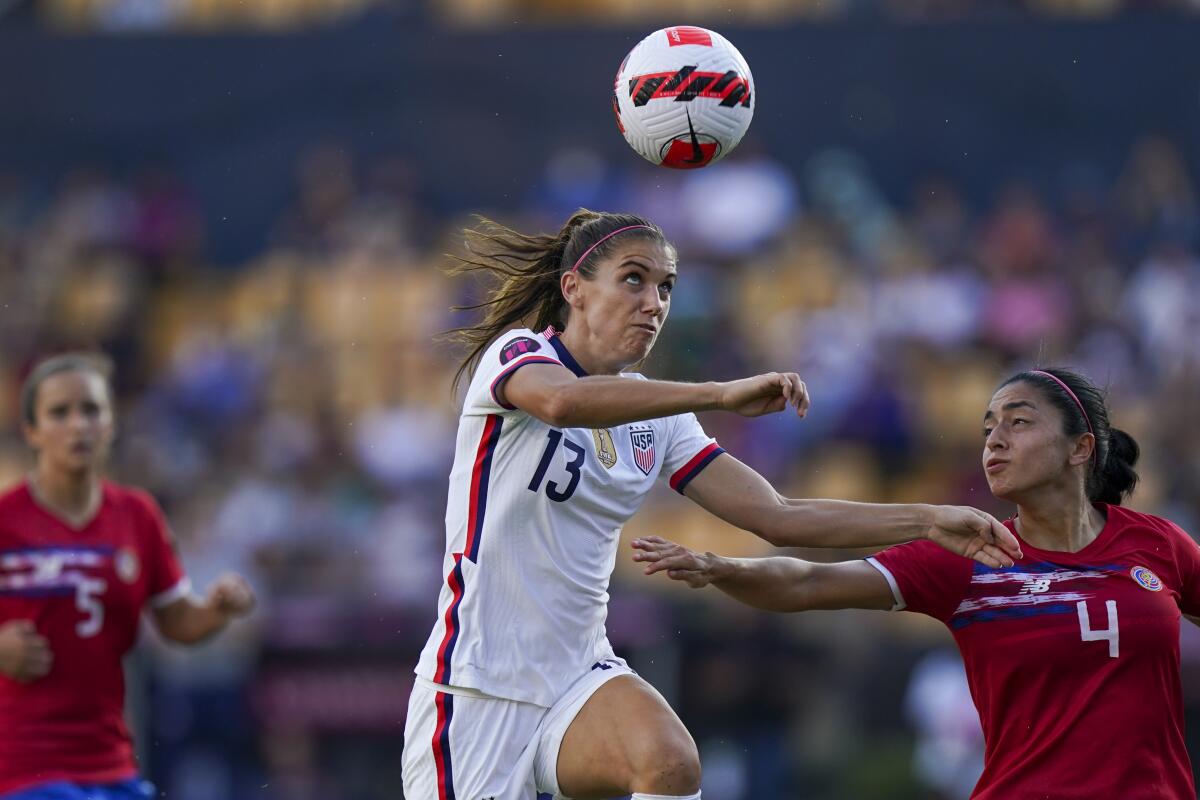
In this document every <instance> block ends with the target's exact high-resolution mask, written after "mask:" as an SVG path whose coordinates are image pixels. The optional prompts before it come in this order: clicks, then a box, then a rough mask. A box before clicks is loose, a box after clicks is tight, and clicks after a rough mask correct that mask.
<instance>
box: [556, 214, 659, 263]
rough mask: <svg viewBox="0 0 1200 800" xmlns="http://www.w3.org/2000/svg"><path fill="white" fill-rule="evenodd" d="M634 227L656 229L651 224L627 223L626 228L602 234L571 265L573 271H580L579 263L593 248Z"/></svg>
mask: <svg viewBox="0 0 1200 800" xmlns="http://www.w3.org/2000/svg"><path fill="white" fill-rule="evenodd" d="M634 228H645V229H646V230H648V231H652V230H654V228H652V227H650V226H649V225H626V226H625V227H624V228H617V229H616V230H615V231H613V232H612V233H609V234H605V235H604V236H601V237H600V241H598V242H596V243H595V244H594V245H592V246H591V247H589V248H588V249H587V250H584V251H583V255H581V256H580V257H579V258H578V259H577V260H576V261H575V266H573V267H571V272H576V271H578V270H579V265H580V264H582V263H583V260H584V259H585V258H587V257H588V256H589V255H591V253H592V251H593V250H595V249H596V248H597V247H599V246H600V245H602V244H604V243H605V242H606V241H608V240H609V239H611V238H612V237H614V236H616V235H617V234H618V233H624V232H625V231H631V230H633V229H634Z"/></svg>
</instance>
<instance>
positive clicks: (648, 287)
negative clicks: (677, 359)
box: [563, 237, 677, 372]
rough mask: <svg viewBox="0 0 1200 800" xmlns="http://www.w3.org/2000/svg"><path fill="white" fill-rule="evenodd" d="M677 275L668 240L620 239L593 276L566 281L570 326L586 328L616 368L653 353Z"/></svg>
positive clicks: (594, 344) (599, 351)
mask: <svg viewBox="0 0 1200 800" xmlns="http://www.w3.org/2000/svg"><path fill="white" fill-rule="evenodd" d="M676 274H677V273H676V269H675V251H674V249H673V248H671V247H670V246H669V245H664V244H663V243H661V242H658V241H655V240H653V239H647V238H644V237H630V238H628V239H627V240H625V241H622V242H618V243H617V245H616V246H615V247H613V249H612V250H611V251H610V252H609V253H608V255H606V256H605V257H604V258H602V259H600V260H599V262H598V263H597V265H596V274H595V275H594V276H593V277H592V279H591V280H574V281H566V280H564V283H563V292H564V295H565V296H566V298H567V302H568V303H569V304H570V306H571V319H570V320H568V325H574V324H576V323H577V322H581V323H582V324H583V325H584V326H585V327H586V330H587V334H588V341H589V345H590V349H591V350H592V351H593V353H594V354H596V355H599V356H602V358H603V360H604V361H605V362H606V365H607V366H608V367H610V368H611V369H612V371H614V372H615V371H618V370H621V369H624V368H625V367H627V366H629V365H630V364H635V363H637V362H638V361H641V360H642V359H643V358H645V357H646V356H647V355H648V354H649V353H650V348H652V347H653V346H654V342H655V341H656V340H657V339H658V334H659V331H661V330H662V326H663V323H665V322H666V321H667V313H668V312H669V311H670V309H671V291H672V290H673V289H674V287H675V279H676ZM564 277H565V276H564ZM579 317H582V320H580V319H579Z"/></svg>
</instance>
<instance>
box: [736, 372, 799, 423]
mask: <svg viewBox="0 0 1200 800" xmlns="http://www.w3.org/2000/svg"><path fill="white" fill-rule="evenodd" d="M719 387H720V407H721V409H723V410H725V411H732V412H734V413H736V414H741V415H742V416H743V417H759V416H762V415H763V414H773V413H775V412H777V411H783V410H784V409H785V408H787V407H788V406H789V405H792V406H794V407H795V408H796V415H797V416H799V417H803V416H804V415H805V414H807V413H808V406H809V398H808V389H807V387H805V385H804V381H802V380H800V376H799V375H797V374H796V373H795V372H768V373H766V374H765V375H755V376H754V377H752V378H743V379H741V380H738V381H729V382H727V383H722V384H719Z"/></svg>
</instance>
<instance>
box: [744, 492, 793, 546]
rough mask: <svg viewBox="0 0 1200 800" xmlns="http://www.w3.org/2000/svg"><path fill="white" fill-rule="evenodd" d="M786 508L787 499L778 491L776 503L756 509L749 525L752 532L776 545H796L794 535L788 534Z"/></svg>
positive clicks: (768, 542)
mask: <svg viewBox="0 0 1200 800" xmlns="http://www.w3.org/2000/svg"><path fill="white" fill-rule="evenodd" d="M786 508H787V499H786V498H784V497H783V495H780V494H778V493H776V495H775V502H774V503H772V504H770V505H767V506H765V507H764V508H760V509H757V510H756V511H755V513H754V516H753V518H752V520H751V524H750V526H749V530H750V532H751V533H753V534H754V535H755V536H757V537H758V538H760V539H762V540H763V541H764V542H766V543H767V544H770V545H774V546H775V547H789V546H793V545H795V541H793V539H794V537H791V536H789V535H788V530H787V524H786V519H785V517H786V514H785V509H786Z"/></svg>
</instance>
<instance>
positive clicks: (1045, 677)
mask: <svg viewBox="0 0 1200 800" xmlns="http://www.w3.org/2000/svg"><path fill="white" fill-rule="evenodd" d="M1096 507H1097V508H1098V509H1099V510H1100V511H1101V512H1103V513H1104V514H1105V515H1106V518H1107V521H1106V523H1105V525H1104V528H1103V529H1102V530H1101V532H1100V535H1099V536H1097V537H1096V540H1095V541H1093V542H1092V543H1091V544H1089V545H1088V546H1087V547H1085V548H1083V549H1082V550H1080V551H1079V552H1078V553H1060V552H1053V551H1049V550H1040V549H1038V548H1036V547H1033V546H1031V545H1029V544H1028V543H1026V542H1024V541H1022V542H1021V549H1022V550H1023V551H1024V557H1023V558H1022V559H1021V560H1020V561H1018V562H1017V563H1016V564H1015V565H1014V566H1012V567H1008V568H1006V569H991V568H989V567H985V566H983V565H982V564H976V563H974V562H972V561H968V560H967V559H965V558H960V557H958V556H955V555H952V554H950V553H948V552H946V551H945V550H942V549H941V548H940V547H938V546H937V545H935V544H933V543H931V542H912V543H910V544H905V545H900V546H899V547H893V548H891V549H888V550H885V551H883V552H882V553H879V554H878V555H877V556H875V557H874V558H872V559H869V560H870V561H871V562H872V563H873V564H874V565H875V566H876V567H877V568H878V569H880V571H881V572H883V574H884V576H885V577H887V578H888V582H889V583H891V584H892V589H893V592H894V593H895V594H896V603H897V607H898V608H905V609H907V610H909V611H917V612H920V613H922V614H928V615H929V616H931V617H935V618H937V619H939V620H941V621H942V622H944V623H945V624H946V625H947V627H949V628H950V631H951V633H953V634H954V638H955V639H956V640H957V642H958V647H959V650H961V651H962V655H963V662H964V664H965V665H966V670H967V680H968V682H969V683H970V686H971V695H972V696H973V698H974V700H975V706H976V707H977V708H978V709H979V718H980V721H981V722H982V724H983V735H984V741H985V743H986V749H985V753H984V767H983V775H982V777H980V779H979V783H978V784H977V785H976V786H975V791H974V792H973V793H972V795H971V797H972V798H974V800H1033V798H1037V799H1038V800H1041V799H1042V798H1047V799H1049V800H1075V799H1076V798H1078V800H1095V799H1096V798H1103V797H1111V798H1120V799H1121V800H1143V799H1144V800H1185V798H1186V800H1195V797H1196V792H1195V790H1194V788H1193V785H1192V771H1191V765H1190V763H1189V761H1188V754H1187V749H1186V748H1185V746H1184V739H1183V697H1182V690H1181V688H1180V679H1179V620H1180V612H1181V611H1182V612H1183V613H1185V614H1200V546H1197V544H1196V542H1194V541H1193V540H1192V539H1191V537H1189V536H1188V535H1187V534H1186V533H1184V532H1183V531H1182V530H1181V529H1180V528H1179V527H1178V526H1176V525H1175V524H1173V523H1171V522H1168V521H1167V520H1164V519H1160V518H1159V517H1154V516H1151V515H1149V514H1139V513H1138V512H1136V511H1130V510H1129V509H1126V508H1122V507H1120V506H1111V505H1106V504H1102V503H1101V504H1097V506H1096ZM1005 525H1007V526H1008V528H1009V530H1012V531H1013V533H1014V534H1015V533H1016V528H1015V525H1014V524H1013V521H1012V520H1009V521H1008V522H1006V523H1005Z"/></svg>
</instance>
